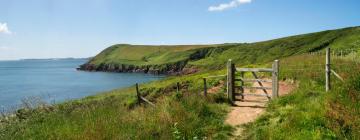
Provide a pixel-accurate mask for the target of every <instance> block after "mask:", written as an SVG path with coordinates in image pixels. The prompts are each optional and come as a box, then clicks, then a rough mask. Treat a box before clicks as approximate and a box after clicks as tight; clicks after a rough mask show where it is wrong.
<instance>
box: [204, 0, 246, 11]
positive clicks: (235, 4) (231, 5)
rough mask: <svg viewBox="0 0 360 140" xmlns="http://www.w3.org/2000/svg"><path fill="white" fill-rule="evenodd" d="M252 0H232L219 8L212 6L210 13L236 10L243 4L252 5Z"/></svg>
mask: <svg viewBox="0 0 360 140" xmlns="http://www.w3.org/2000/svg"><path fill="white" fill-rule="evenodd" d="M251 1H252V0H232V1H231V2H229V3H222V4H219V5H217V6H210V7H209V8H208V10H209V11H211V12H212V11H224V10H226V9H230V8H235V7H238V6H240V5H242V4H247V3H251Z"/></svg>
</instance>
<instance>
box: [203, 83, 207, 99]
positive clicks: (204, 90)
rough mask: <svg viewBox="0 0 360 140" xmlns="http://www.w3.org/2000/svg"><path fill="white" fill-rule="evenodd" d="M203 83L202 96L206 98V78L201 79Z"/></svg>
mask: <svg viewBox="0 0 360 140" xmlns="http://www.w3.org/2000/svg"><path fill="white" fill-rule="evenodd" d="M203 81H204V96H205V97H206V96H207V85H206V78H203Z"/></svg>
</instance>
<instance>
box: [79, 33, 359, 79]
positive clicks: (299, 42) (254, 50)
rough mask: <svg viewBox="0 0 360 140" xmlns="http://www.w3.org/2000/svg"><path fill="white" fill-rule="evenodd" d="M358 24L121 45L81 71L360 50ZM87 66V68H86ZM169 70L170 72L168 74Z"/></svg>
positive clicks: (165, 68) (162, 68)
mask: <svg viewBox="0 0 360 140" xmlns="http://www.w3.org/2000/svg"><path fill="white" fill-rule="evenodd" d="M359 39H360V27H352V28H344V29H338V30H329V31H323V32H318V33H311V34H304V35H297V36H291V37H286V38H280V39H275V40H269V41H263V42H256V43H243V44H218V45H183V46H146V45H127V44H120V45H114V46H111V47H109V48H107V49H105V50H104V51H102V52H101V53H100V54H98V55H97V56H95V57H94V58H93V59H92V60H90V61H89V62H88V63H87V64H86V65H83V66H82V69H83V70H99V71H118V70H119V69H120V72H129V71H136V70H140V71H139V72H148V71H151V70H158V71H159V72H161V73H167V72H169V71H171V72H177V71H181V70H182V69H183V68H186V67H195V68H222V67H223V66H224V64H225V63H226V61H227V60H228V59H233V60H234V62H236V63H238V64H254V63H257V64H259V63H264V62H269V61H272V60H274V59H278V58H284V57H288V56H292V55H297V54H303V53H307V52H315V51H318V50H321V49H323V48H325V47H328V46H330V47H331V48H333V49H344V48H346V49H359V47H360V41H359ZM89 66H90V67H89ZM171 72H170V73H171Z"/></svg>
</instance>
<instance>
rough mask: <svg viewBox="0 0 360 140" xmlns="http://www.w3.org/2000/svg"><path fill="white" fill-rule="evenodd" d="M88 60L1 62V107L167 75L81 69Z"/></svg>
mask: <svg viewBox="0 0 360 140" xmlns="http://www.w3.org/2000/svg"><path fill="white" fill-rule="evenodd" d="M86 61H87V59H32V60H16V61H0V109H2V110H8V109H10V108H19V107H21V105H22V104H23V103H24V101H32V102H33V101H34V100H35V99H36V100H38V101H39V102H45V103H50V104H51V103H61V102H64V101H67V100H72V99H79V98H83V97H86V96H90V95H95V94H99V93H101V92H104V91H110V90H113V89H117V88H122V87H128V86H132V85H134V84H135V83H145V82H149V81H154V80H158V79H161V78H164V76H157V75H150V74H140V73H109V72H85V71H77V70H76V68H77V67H79V65H81V64H84V63H85V62H86Z"/></svg>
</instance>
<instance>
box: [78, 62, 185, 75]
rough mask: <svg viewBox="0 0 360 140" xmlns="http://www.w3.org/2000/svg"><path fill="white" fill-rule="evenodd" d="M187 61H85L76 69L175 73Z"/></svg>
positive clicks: (182, 67)
mask: <svg viewBox="0 0 360 140" xmlns="http://www.w3.org/2000/svg"><path fill="white" fill-rule="evenodd" d="M186 64H187V61H180V62H176V63H171V64H161V65H143V66H137V65H131V64H100V65H95V64H91V63H86V64H83V65H81V66H80V68H79V69H78V70H85V71H104V72H121V73H134V72H136V73H150V74H177V73H181V72H182V70H183V69H184V67H185V66H186Z"/></svg>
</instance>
